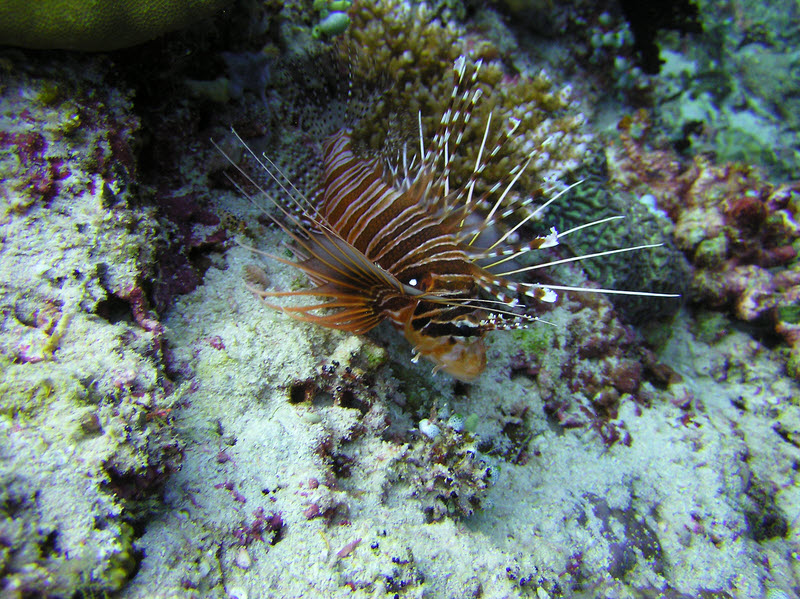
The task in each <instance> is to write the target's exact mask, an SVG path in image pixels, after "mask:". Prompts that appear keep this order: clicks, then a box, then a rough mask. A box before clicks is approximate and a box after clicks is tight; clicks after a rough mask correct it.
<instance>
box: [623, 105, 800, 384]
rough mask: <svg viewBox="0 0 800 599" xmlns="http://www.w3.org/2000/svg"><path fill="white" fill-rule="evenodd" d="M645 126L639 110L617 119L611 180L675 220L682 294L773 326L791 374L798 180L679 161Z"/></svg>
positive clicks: (795, 350)
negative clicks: (682, 259) (683, 271)
mask: <svg viewBox="0 0 800 599" xmlns="http://www.w3.org/2000/svg"><path fill="white" fill-rule="evenodd" d="M651 126H652V125H651V121H650V120H649V117H648V115H647V114H646V113H645V112H640V113H638V114H637V115H635V116H634V117H628V118H625V119H623V120H622V121H621V123H620V143H619V145H617V146H613V147H611V148H609V152H608V153H609V169H610V171H611V173H612V174H611V178H612V180H613V181H615V182H616V183H617V184H618V185H620V186H621V187H623V188H625V189H627V190H629V191H631V192H632V193H635V194H638V195H640V196H645V195H648V196H650V197H652V198H653V201H655V202H656V203H657V205H658V207H659V208H660V209H661V210H664V211H665V212H666V213H667V214H668V215H669V216H670V218H671V219H672V220H673V221H674V222H675V233H674V235H675V243H676V245H677V246H678V248H680V249H681V250H682V251H683V252H684V253H685V254H686V255H687V256H688V257H689V259H690V260H691V262H692V264H693V266H694V271H693V273H692V279H691V283H690V293H689V299H690V300H691V301H693V302H695V303H697V304H702V305H704V306H711V307H716V308H718V309H730V310H731V312H732V313H733V314H734V315H735V316H736V318H738V319H741V320H744V321H747V322H753V323H763V324H766V325H768V326H770V327H771V328H773V329H774V330H775V332H777V333H779V334H781V335H782V336H783V337H784V339H785V340H786V342H787V343H788V344H789V346H790V347H791V356H790V357H789V361H788V368H789V371H790V373H791V374H792V376H795V377H797V376H798V375H800V370H798V364H800V346H798V339H797V333H796V330H797V328H796V316H795V311H794V310H793V306H796V304H797V295H798V288H799V287H798V285H800V272H799V271H798V261H797V251H798V247H799V246H800V225H799V224H798V219H799V218H800V184H798V183H787V184H782V185H775V184H772V183H770V182H769V181H768V180H767V179H766V178H765V177H764V176H763V175H762V174H761V172H760V171H759V170H758V169H757V168H755V167H753V166H749V165H744V164H740V163H739V164H737V163H733V164H725V165H716V164H714V163H713V162H711V161H710V160H708V159H707V158H704V157H696V158H694V159H692V160H683V159H681V157H680V156H678V155H677V154H676V153H675V152H674V150H672V149H671V148H669V147H665V146H664V145H659V144H658V141H657V140H656V139H654V137H655V136H654V135H653V134H652V130H651Z"/></svg>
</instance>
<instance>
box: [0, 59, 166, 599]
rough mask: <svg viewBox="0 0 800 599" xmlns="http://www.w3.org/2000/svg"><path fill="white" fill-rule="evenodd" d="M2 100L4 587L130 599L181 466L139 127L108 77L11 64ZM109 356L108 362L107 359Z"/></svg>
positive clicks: (0, 476) (94, 68)
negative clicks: (153, 512)
mask: <svg viewBox="0 0 800 599" xmlns="http://www.w3.org/2000/svg"><path fill="white" fill-rule="evenodd" d="M5 61H6V62H4V63H3V68H7V69H8V73H6V74H5V75H4V79H3V82H2V85H3V94H2V101H0V222H2V226H3V236H2V243H0V313H1V314H2V316H0V448H2V449H0V454H2V460H0V480H2V484H0V489H2V491H0V538H1V539H2V542H1V543H0V545H2V547H3V548H2V550H0V572H2V574H3V578H4V580H3V583H2V589H3V590H2V593H3V596H8V597H30V596H37V597H38V596H52V597H55V596H65V597H71V596H76V595H80V594H81V593H83V594H90V593H95V592H98V593H99V592H113V591H116V590H118V589H120V588H121V587H122V586H123V585H124V584H125V582H126V581H127V579H128V578H129V576H130V575H131V573H132V572H133V571H134V570H135V568H136V566H137V563H138V560H139V557H140V556H137V554H136V551H135V550H134V548H133V541H134V534H133V528H132V524H133V523H135V522H136V521H137V520H139V519H140V518H142V517H143V516H144V515H145V514H147V513H148V512H149V510H150V509H152V507H153V505H154V504H153V503H152V500H153V498H154V497H157V496H158V494H159V492H160V490H161V488H162V486H163V483H164V481H165V480H166V478H167V476H168V475H169V474H170V473H171V472H172V471H173V470H174V469H175V468H176V467H177V464H178V463H179V462H180V459H181V445H180V443H179V442H178V441H177V439H176V438H175V437H174V435H173V432H172V430H171V427H170V426H168V423H169V420H170V411H171V406H172V404H173V400H174V398H173V396H172V395H171V392H172V390H173V386H172V384H171V383H170V382H169V381H168V380H167V379H166V377H165V375H164V369H163V362H162V360H163V358H164V356H163V353H162V349H163V347H162V334H163V328H162V327H161V325H160V323H159V322H158V321H157V319H156V316H155V314H154V313H153V312H152V311H151V310H149V307H148V302H147V298H146V294H145V292H144V290H143V284H144V281H145V280H146V279H147V278H149V276H150V273H151V272H152V270H151V269H152V265H153V260H154V253H153V248H154V246H155V245H156V240H157V238H158V230H157V229H158V225H157V223H156V221H155V219H154V215H153V211H152V210H150V209H144V208H141V207H135V204H136V201H135V198H136V193H135V187H136V186H135V184H134V183H135V176H136V161H135V159H134V157H133V153H134V150H133V148H132V145H133V144H134V143H135V139H136V133H135V132H136V130H137V128H138V119H137V118H136V117H135V116H133V115H132V113H131V112H130V100H131V99H130V95H129V94H128V93H126V91H123V90H121V89H118V88H113V87H109V86H107V84H104V83H103V81H104V78H105V77H106V76H108V72H107V71H106V70H105V69H104V68H103V67H102V66H101V65H98V64H96V63H93V64H92V65H91V66H88V67H87V64H86V63H82V62H71V61H64V62H62V63H59V64H58V66H57V67H54V66H52V65H50V64H42V63H40V62H37V61H36V60H34V59H31V58H20V55H19V54H13V55H6V56H5ZM98 348H102V349H98Z"/></svg>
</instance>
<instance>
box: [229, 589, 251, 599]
mask: <svg viewBox="0 0 800 599" xmlns="http://www.w3.org/2000/svg"><path fill="white" fill-rule="evenodd" d="M228 599H247V591H246V590H245V589H243V588H242V587H231V588H229V589H228Z"/></svg>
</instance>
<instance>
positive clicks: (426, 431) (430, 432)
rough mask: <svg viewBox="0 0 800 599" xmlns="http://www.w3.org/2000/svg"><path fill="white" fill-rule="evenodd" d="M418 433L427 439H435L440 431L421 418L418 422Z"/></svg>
mask: <svg viewBox="0 0 800 599" xmlns="http://www.w3.org/2000/svg"><path fill="white" fill-rule="evenodd" d="M419 432H421V433H422V434H423V435H425V436H426V437H428V438H429V439H435V438H436V437H437V436H438V435H439V433H440V432H442V430H441V429H440V428H439V427H438V426H436V425H435V424H434V423H433V422H431V421H430V420H428V419H427V418H423V419H422V420H420V421H419Z"/></svg>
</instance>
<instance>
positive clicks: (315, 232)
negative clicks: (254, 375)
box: [215, 56, 676, 382]
mask: <svg viewBox="0 0 800 599" xmlns="http://www.w3.org/2000/svg"><path fill="white" fill-rule="evenodd" d="M480 67H481V63H480V61H479V62H477V63H476V64H475V65H474V66H473V67H472V68H471V69H468V67H467V61H466V58H465V57H464V56H461V57H460V58H459V59H458V60H456V62H455V65H454V85H453V91H452V94H451V99H450V106H449V108H448V109H447V110H446V111H445V113H444V115H443V116H442V119H441V122H440V124H439V127H438V130H437V131H436V133H435V134H434V135H433V137H432V138H431V140H430V142H429V143H428V144H427V146H426V144H425V137H424V133H423V130H422V120H421V117H420V119H419V153H418V155H417V156H415V157H414V158H412V160H411V161H410V162H409V160H408V159H407V155H406V153H404V155H403V160H402V164H400V165H382V164H379V163H378V161H376V160H371V161H365V160H362V159H360V158H358V157H356V156H355V155H354V154H353V151H352V148H351V131H350V130H349V129H343V130H341V131H339V132H338V133H336V134H334V135H333V136H331V137H330V138H328V139H327V140H325V142H324V144H323V148H324V155H323V174H322V181H321V186H320V190H319V193H318V194H317V197H316V201H314V202H312V201H311V200H310V199H309V198H308V197H306V196H305V195H303V194H302V193H301V192H300V191H299V190H298V189H297V188H296V187H295V186H294V185H292V183H291V181H289V180H288V178H287V177H286V176H285V175H284V174H283V173H282V172H281V171H280V170H279V169H278V168H277V167H276V166H275V164H274V163H273V162H272V161H271V160H270V159H269V158H268V157H267V156H266V155H262V156H258V155H256V154H255V153H254V152H253V150H251V149H250V147H249V146H247V144H246V143H245V142H244V140H243V139H242V138H241V137H239V135H238V134H237V133H236V132H235V131H233V134H234V135H235V136H236V138H237V139H238V141H239V142H240V143H241V144H242V145H243V146H244V147H245V148H246V149H247V151H248V152H249V154H250V156H251V157H252V158H253V159H255V161H256V162H257V163H258V164H259V165H260V166H261V167H262V168H263V169H264V170H265V171H266V172H267V173H268V174H269V176H270V177H271V178H272V179H273V180H274V181H275V182H276V183H277V184H278V186H279V187H280V188H281V189H282V190H283V192H284V193H285V194H286V197H285V198H283V199H280V200H275V199H273V198H272V197H271V196H270V195H269V194H268V193H267V192H266V191H265V190H264V189H263V188H261V187H259V186H258V185H257V184H256V183H255V182H254V181H253V179H252V178H251V177H250V176H249V175H248V174H247V173H246V172H245V171H244V170H243V169H242V168H240V167H239V166H238V165H236V164H235V163H234V161H233V160H232V159H231V158H230V157H228V155H227V154H225V152H224V151H223V150H222V149H221V148H219V146H217V148H218V149H219V150H220V152H222V153H223V155H225V156H226V158H228V160H229V161H230V162H231V164H233V166H234V167H235V168H236V169H237V170H238V171H239V172H240V173H241V174H242V175H243V176H244V177H245V179H246V180H247V181H248V182H249V183H250V184H252V185H253V186H255V188H257V189H258V190H259V192H260V193H261V194H262V195H263V196H264V197H265V198H267V199H268V200H269V201H270V202H272V203H273V204H274V205H275V206H276V207H277V209H278V212H279V215H278V216H273V215H272V214H270V218H272V219H273V220H274V221H275V222H276V223H277V225H278V226H279V227H280V228H281V229H283V230H284V231H285V232H286V234H287V235H288V236H289V237H290V238H291V239H292V241H293V244H292V246H291V249H292V251H293V252H294V255H295V258H296V260H287V259H285V258H281V257H279V256H275V255H271V254H264V255H266V256H268V257H270V258H271V259H273V260H277V261H279V262H282V263H285V264H289V265H291V266H293V267H295V268H297V269H299V270H301V271H303V272H304V273H305V274H306V275H307V276H308V278H309V279H310V281H311V283H312V285H313V286H311V287H309V288H307V289H302V290H299V291H265V290H262V289H256V288H252V287H251V290H252V291H253V292H254V293H255V294H257V295H258V296H259V297H260V298H262V300H263V301H264V303H265V304H266V305H267V306H269V307H271V308H274V309H276V310H280V311H282V312H283V313H285V314H287V315H289V316H291V317H292V318H295V319H297V320H301V321H306V322H311V323H314V324H318V325H322V326H325V327H329V328H334V329H340V330H343V331H348V332H350V333H355V334H362V333H366V332H367V331H369V330H370V329H372V328H373V327H375V326H376V325H377V324H378V323H380V322H381V321H383V320H388V321H390V322H391V323H392V324H393V325H394V326H395V327H396V328H397V329H398V330H401V331H403V334H404V335H405V337H406V339H407V340H408V341H409V343H410V344H411V346H412V348H413V350H412V352H413V358H412V360H413V361H416V360H417V359H418V358H419V357H420V356H423V357H425V358H427V359H428V360H430V361H431V362H433V363H434V372H435V371H438V370H442V371H444V372H446V373H448V374H450V375H451V376H453V377H454V378H456V379H459V380H462V381H467V382H468V381H472V380H474V379H475V378H476V377H478V376H479V375H480V374H481V373H482V372H483V371H484V369H485V368H486V349H485V346H484V342H483V338H484V336H485V334H486V333H487V332H488V331H492V330H506V329H515V328H521V327H526V326H529V325H530V324H532V323H533V322H536V321H538V320H539V318H538V317H536V316H533V315H530V314H528V313H527V312H526V310H525V309H524V306H525V303H526V302H525V301H524V300H525V298H527V299H528V300H532V302H533V303H536V302H545V303H552V302H554V301H555V300H556V299H557V294H556V291H590V292H602V293H623V294H632V295H645V296H654V297H676V296H675V295H672V294H662V293H648V292H640V291H620V290H609V289H596V288H591V289H590V288H586V289H584V288H580V287H566V286H556V285H542V284H538V283H521V282H515V281H512V280H511V279H509V278H508V277H510V276H512V275H515V274H518V273H522V272H527V271H532V270H535V269H538V268H543V267H545V266H552V265H554V264H560V263H564V262H570V261H574V260H581V259H585V258H593V257H599V256H604V255H608V254H613V253H617V252H629V251H635V250H640V249H643V248H650V247H657V246H658V245H660V244H645V245H640V246H636V247H628V248H622V249H619V250H611V251H606V252H599V253H595V254H589V255H585V256H578V257H575V258H567V259H564V260H557V261H554V262H549V263H547V264H537V265H534V266H528V267H524V268H512V269H509V270H505V271H503V270H501V268H500V267H501V265H503V264H506V263H509V262H511V263H513V261H514V260H515V259H517V258H519V257H520V256H522V255H524V254H527V253H528V252H532V251H534V250H537V249H542V248H548V247H553V246H555V245H557V244H558V243H559V240H560V239H562V238H563V237H565V236H567V235H570V234H573V233H575V232H577V231H579V230H581V229H583V228H586V227H591V226H595V225H599V224H601V223H605V222H607V221H609V220H613V219H615V218H622V217H610V218H605V219H602V220H598V221H594V222H590V223H587V224H585V225H582V226H580V227H575V228H573V229H571V230H569V231H565V232H562V233H559V232H558V231H556V230H555V228H552V229H550V231H549V233H548V234H546V235H542V236H538V237H534V238H533V239H530V240H528V241H526V242H523V243H516V244H512V243H510V238H512V236H513V235H514V234H515V233H516V232H517V231H518V230H519V228H520V227H522V226H523V225H524V224H525V223H526V222H527V221H529V220H532V219H536V218H538V217H539V216H540V215H541V214H542V212H543V211H544V210H545V209H546V208H547V206H548V205H549V204H550V203H552V202H554V201H556V200H557V199H558V198H559V197H560V196H561V195H562V194H563V193H565V192H566V191H569V189H571V187H572V186H570V187H568V188H566V189H565V190H564V191H562V192H561V193H559V194H557V195H555V196H554V197H553V198H551V199H550V200H549V201H547V202H545V203H544V204H542V205H541V206H539V207H538V208H536V209H530V208H529V206H530V205H531V204H532V203H533V201H534V199H533V198H527V199H525V198H523V199H516V200H511V199H510V191H511V190H512V188H513V187H514V185H515V184H516V182H517V180H518V179H519V178H520V176H521V175H522V173H523V172H524V170H525V169H526V167H527V166H528V165H529V164H530V162H531V160H532V159H529V160H528V161H527V162H526V163H524V164H521V165H517V166H516V167H514V168H513V169H512V170H511V171H510V172H509V173H508V174H507V176H506V178H505V180H503V181H501V182H499V183H498V184H496V185H494V186H492V188H491V189H490V190H489V191H487V192H485V193H480V194H479V193H478V192H477V190H476V184H477V182H478V181H479V179H480V177H481V175H482V173H483V172H484V170H485V168H486V166H487V164H489V163H490V162H491V160H492V159H493V158H494V157H495V156H496V155H497V154H498V152H499V151H500V149H501V147H502V146H503V144H504V143H505V142H506V141H507V140H508V139H509V138H510V137H512V136H513V135H514V133H515V131H516V129H517V127H518V126H519V122H518V121H513V122H511V123H510V126H509V127H508V128H506V129H505V130H503V131H502V132H501V133H500V135H499V136H498V138H497V140H496V141H495V142H494V143H493V144H492V145H491V146H490V145H489V144H488V143H487V142H488V140H489V137H490V127H491V114H490V116H489V118H488V119H487V122H486V126H485V131H484V135H483V139H482V141H481V145H480V147H479V150H478V153H477V159H476V160H475V164H474V167H473V170H472V174H471V175H470V176H469V178H468V180H467V181H466V182H464V183H463V184H461V185H459V186H453V187H451V184H450V180H449V175H450V171H451V167H452V164H453V159H454V157H455V155H456V151H457V149H458V146H459V143H460V142H461V139H462V137H463V134H464V130H465V128H466V125H467V122H468V121H469V118H470V114H471V111H472V109H473V108H474V106H475V105H476V103H477V102H478V101H479V99H480V97H481V93H482V92H481V89H480V88H479V87H477V85H476V82H477V76H478V72H479V70H480ZM468 70H469V71H470V72H469V73H468ZM215 145H216V144H215ZM237 187H238V185H237ZM240 189H241V187H240ZM242 192H243V193H245V195H247V196H248V197H249V198H250V199H251V200H252V201H253V202H254V203H257V204H258V201H257V199H256V198H255V197H253V196H251V195H248V194H247V193H246V192H244V190H242ZM492 195H496V197H495V198H492V197H491V196H492ZM492 200H493V201H492ZM487 203H488V204H489V205H491V206H492V208H491V209H490V210H489V211H488V212H487V213H486V214H485V216H483V217H482V218H481V219H480V220H479V221H478V222H474V219H471V218H468V217H470V216H471V215H472V214H473V213H474V212H475V211H476V209H477V207H478V205H485V204H487ZM521 208H525V209H527V212H528V215H527V216H526V217H525V218H524V219H522V220H521V221H519V222H518V223H517V224H516V225H515V226H514V227H512V228H510V229H508V230H506V231H505V233H503V234H502V235H501V236H500V237H499V238H498V239H496V240H495V241H494V242H493V243H491V244H490V245H487V246H485V247H479V246H478V243H477V242H479V241H480V240H481V239H482V238H483V237H482V236H481V234H482V233H484V232H486V231H487V230H489V229H490V228H493V227H494V226H495V225H497V224H498V223H500V222H501V221H502V220H503V219H504V218H506V217H508V216H509V215H511V214H513V213H515V212H517V211H518V210H519V209H521ZM262 209H263V208H262ZM260 253H262V254H263V252H260ZM288 297H301V298H316V300H317V301H315V302H313V303H309V304H305V305H299V306H297V305H280V304H277V303H274V302H275V301H276V300H277V299H278V298H288Z"/></svg>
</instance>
